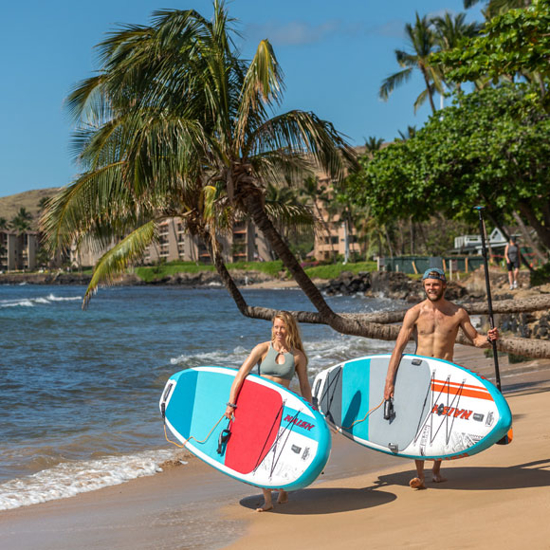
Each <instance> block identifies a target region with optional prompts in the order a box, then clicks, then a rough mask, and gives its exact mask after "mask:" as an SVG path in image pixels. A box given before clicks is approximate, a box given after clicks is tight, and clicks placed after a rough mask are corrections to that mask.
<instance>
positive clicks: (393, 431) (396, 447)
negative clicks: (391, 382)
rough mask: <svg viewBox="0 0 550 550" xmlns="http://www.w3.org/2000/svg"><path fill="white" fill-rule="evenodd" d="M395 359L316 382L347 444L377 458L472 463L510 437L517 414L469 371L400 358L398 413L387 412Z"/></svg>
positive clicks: (348, 365)
mask: <svg viewBox="0 0 550 550" xmlns="http://www.w3.org/2000/svg"><path fill="white" fill-rule="evenodd" d="M390 357H391V356H390V355H374V356H369V357H362V358H360V359H354V360H351V361H346V362H344V363H340V364H339V365H335V366H333V367H330V368H328V369H326V370H325V371H323V372H321V373H320V374H319V375H317V377H316V378H315V380H314V383H313V396H314V403H317V405H318V407H319V410H320V411H321V412H322V414H323V415H324V416H325V418H326V420H327V422H328V423H329V424H331V425H332V426H334V427H335V428H336V430H338V431H339V432H340V433H342V434H343V435H345V436H346V437H348V438H350V439H352V440H353V441H355V442H357V443H359V444H361V445H364V446H366V447H368V448H370V449H374V450H376V451H381V452H384V453H388V454H392V455H395V456H402V457H408V458H413V459H420V460H423V459H424V460H425V459H430V460H431V459H455V458H462V457H466V456H471V455H473V454H476V453H479V452H481V451H483V450H485V449H487V448H488V447H490V446H491V445H493V444H494V443H496V442H497V441H500V440H501V439H502V438H503V437H504V436H505V435H506V434H507V432H508V430H509V429H510V426H511V424H512V414H511V412H510V408H509V406H508V403H507V402H506V400H505V399H504V397H503V396H502V394H501V393H500V392H499V391H498V389H497V388H496V387H495V386H494V385H493V384H492V383H491V382H490V381H488V380H486V379H485V378H483V377H481V376H480V375H478V374H476V373H474V372H472V371H470V370H468V369H466V368H464V367H461V366H459V365H455V364H454V363H450V362H449V361H444V360H442V359H434V358H432V357H423V356H418V355H403V358H402V359H401V363H400V365H399V369H398V371H397V376H396V380H395V390H394V399H393V402H392V405H393V411H388V410H385V409H386V407H385V404H384V386H385V383H386V375H387V371H388V364H389V361H390ZM385 412H386V415H385ZM385 416H387V417H389V418H385Z"/></svg>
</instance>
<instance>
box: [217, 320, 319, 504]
mask: <svg viewBox="0 0 550 550" xmlns="http://www.w3.org/2000/svg"><path fill="white" fill-rule="evenodd" d="M258 363H259V365H260V366H259V373H260V375H261V376H264V377H265V378H267V379H269V380H273V382H277V384H281V386H284V387H285V388H288V387H289V386H290V381H291V380H292V378H293V376H294V374H295V373H296V374H297V375H298V381H299V382H300V392H301V394H302V397H303V398H304V399H306V400H307V401H309V402H310V403H311V386H310V384H309V380H308V377H307V356H306V354H305V351H304V346H303V345H302V339H301V337H300V331H299V329H298V324H297V323H296V320H295V319H294V317H293V316H292V315H291V314H290V313H288V312H286V311H281V312H279V313H276V314H275V316H274V317H273V325H272V327H271V340H269V341H268V342H262V343H261V344H258V345H257V346H256V347H255V348H254V349H253V350H252V351H251V353H250V355H249V356H248V357H247V358H246V360H245V362H244V363H243V364H242V365H241V368H240V369H239V372H238V373H237V375H236V376H235V380H234V381H233V384H232V386H231V391H230V393H229V401H228V403H227V408H226V410H225V416H227V418H232V416H233V411H234V409H235V408H236V404H235V403H236V401H237V397H238V395H239V391H240V389H241V386H242V384H243V382H244V379H245V378H246V377H247V376H248V374H249V373H250V372H251V371H252V369H253V368H254V366H255V365H257V364H258ZM262 491H263V494H264V504H263V506H261V507H260V508H257V509H256V511H257V512H267V511H268V510H271V509H272V508H273V502H272V499H271V489H262ZM287 500H288V494H287V492H286V491H284V490H282V489H280V490H279V496H278V498H277V504H283V503H284V502H286V501H287Z"/></svg>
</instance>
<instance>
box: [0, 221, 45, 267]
mask: <svg viewBox="0 0 550 550" xmlns="http://www.w3.org/2000/svg"><path fill="white" fill-rule="evenodd" d="M37 249H38V233H37V232H36V231H27V232H25V233H14V232H12V231H7V230H0V271H18V270H26V269H35V268H36V252H37Z"/></svg>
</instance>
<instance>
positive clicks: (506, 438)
mask: <svg viewBox="0 0 550 550" xmlns="http://www.w3.org/2000/svg"><path fill="white" fill-rule="evenodd" d="M483 208H484V207H483V206H474V210H477V212H478V215H479V232H480V233H481V254H482V255H483V265H484V266H485V288H486V289H487V305H488V307H489V325H490V326H491V328H495V319H494V316H493V300H492V299H491V281H490V278H489V262H488V261H487V248H486V246H485V223H484V221H483ZM491 344H492V346H493V361H494V363H495V378H496V385H497V388H498V391H499V392H501V393H502V386H501V383H500V368H499V365H498V350H497V342H496V340H491ZM513 435H514V433H513V430H512V428H510V430H509V431H508V433H507V434H506V435H505V436H504V437H503V438H502V439H501V440H500V441H497V445H508V443H512V438H513Z"/></svg>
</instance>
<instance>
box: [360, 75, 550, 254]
mask: <svg viewBox="0 0 550 550" xmlns="http://www.w3.org/2000/svg"><path fill="white" fill-rule="evenodd" d="M532 92H533V85H529V84H527V83H524V84H518V85H501V86H499V87H496V88H492V87H491V88H486V89H483V90H479V91H477V92H475V93H472V94H460V95H459V96H458V97H457V99H456V101H455V104H454V105H453V106H451V107H447V108H446V109H444V110H443V111H440V112H439V113H438V115H436V116H433V117H431V118H430V120H429V122H428V123H427V124H426V125H425V126H424V127H423V128H422V129H421V130H419V131H418V132H417V134H416V135H415V136H414V138H411V139H409V140H407V141H403V142H399V143H395V144H393V145H390V146H389V147H386V148H384V149H383V150H382V151H380V152H379V153H378V154H377V155H376V157H375V158H374V159H372V160H371V159H367V158H365V159H364V160H363V161H362V162H363V166H364V171H363V172H362V174H361V175H357V176H355V177H354V179H353V180H350V185H352V189H351V191H350V194H351V196H353V197H355V198H356V199H357V200H358V201H360V202H359V203H360V204H363V205H368V207H369V208H371V210H372V213H373V215H374V216H375V217H376V219H378V221H379V222H381V223H387V222H388V221H390V220H392V219H395V217H396V216H397V217H400V218H402V219H408V218H409V217H410V216H412V217H413V218H414V219H416V220H426V219H429V217H430V216H432V215H433V213H434V212H438V213H439V214H441V215H443V216H444V217H446V218H448V219H455V220H464V221H470V222H473V221H474V220H475V215H476V214H475V212H474V211H473V210H472V207H473V206H475V205H478V204H482V205H485V206H486V212H487V215H488V217H489V218H490V219H491V221H493V223H494V224H495V225H496V226H497V227H503V226H504V225H505V224H506V223H508V222H509V221H511V220H513V213H514V212H517V213H519V215H520V216H521V217H522V218H525V219H526V220H528V222H529V225H530V226H531V227H532V228H533V229H534V230H535V231H536V234H537V236H538V238H539V240H540V242H541V243H542V244H543V245H544V246H545V247H546V248H550V232H549V230H548V228H550V213H549V210H548V204H549V203H550V164H549V161H548V159H550V139H549V136H550V116H549V115H548V114H547V113H546V112H545V111H544V109H543V108H542V107H541V106H540V105H538V106H537V105H536V104H533V102H532V99H531V94H532ZM426 205H429V208H427V207H426ZM504 234H505V235H506V231H504Z"/></svg>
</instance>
